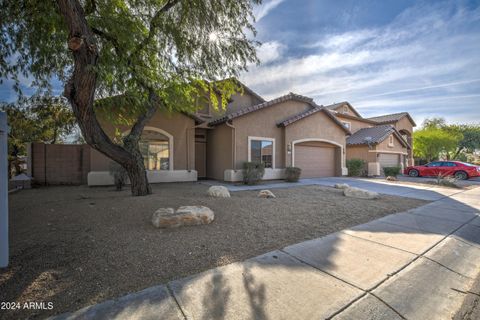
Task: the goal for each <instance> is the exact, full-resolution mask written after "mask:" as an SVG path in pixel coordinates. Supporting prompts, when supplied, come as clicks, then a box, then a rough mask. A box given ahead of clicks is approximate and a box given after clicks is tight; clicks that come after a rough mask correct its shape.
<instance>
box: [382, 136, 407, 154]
mask: <svg viewBox="0 0 480 320" xmlns="http://www.w3.org/2000/svg"><path fill="white" fill-rule="evenodd" d="M392 135H393V134H392ZM393 137H394V139H393V147H392V146H390V145H389V144H388V141H389V139H390V137H387V138H386V139H385V140H383V141H382V142H380V143H379V144H377V145H376V146H375V150H376V151H377V152H381V151H386V152H403V153H407V148H405V147H404V146H403V145H402V144H401V143H400V140H399V139H398V138H397V137H396V136H395V135H393Z"/></svg>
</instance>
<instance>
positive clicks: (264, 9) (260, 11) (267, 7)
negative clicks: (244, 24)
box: [253, 0, 285, 22]
mask: <svg viewBox="0 0 480 320" xmlns="http://www.w3.org/2000/svg"><path fill="white" fill-rule="evenodd" d="M283 1H285V0H270V1H264V2H263V3H262V4H261V5H260V6H257V7H256V8H254V10H253V15H254V16H255V20H256V21H257V22H259V21H260V20H262V19H263V18H264V17H265V16H266V15H268V14H269V13H270V11H272V10H273V9H275V8H276V7H278V5H279V4H281V3H282V2H283Z"/></svg>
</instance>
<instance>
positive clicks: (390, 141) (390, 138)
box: [388, 134, 394, 147]
mask: <svg viewBox="0 0 480 320" xmlns="http://www.w3.org/2000/svg"><path fill="white" fill-rule="evenodd" d="M393 141H394V138H393V134H391V135H390V136H389V137H388V146H389V147H393V146H394V144H393Z"/></svg>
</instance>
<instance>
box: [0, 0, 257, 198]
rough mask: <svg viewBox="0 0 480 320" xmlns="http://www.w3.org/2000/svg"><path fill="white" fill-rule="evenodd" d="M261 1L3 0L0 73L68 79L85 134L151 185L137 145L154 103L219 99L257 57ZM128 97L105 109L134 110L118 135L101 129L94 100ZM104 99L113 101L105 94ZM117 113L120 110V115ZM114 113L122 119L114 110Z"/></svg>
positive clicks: (141, 185) (138, 185) (190, 106)
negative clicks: (255, 24) (124, 133)
mask: <svg viewBox="0 0 480 320" xmlns="http://www.w3.org/2000/svg"><path fill="white" fill-rule="evenodd" d="M258 3H260V0H235V1H231V0H113V1H104V0H103V1H100V0H56V1H54V0H6V1H5V0H4V1H2V10H1V11H0V28H1V29H2V34H1V36H0V50H1V51H0V77H1V78H10V79H13V80H14V81H15V86H14V87H15V89H16V90H17V91H20V88H21V87H20V85H19V84H20V79H21V77H22V76H31V77H33V78H34V84H35V85H36V86H38V88H41V89H46V88H48V87H49V82H50V80H51V79H52V77H56V78H58V79H60V80H61V81H63V82H64V84H65V91H64V95H65V96H66V97H67V99H68V101H69V102H70V104H71V106H72V110H73V112H74V114H75V117H76V119H77V121H78V125H79V127H80V129H81V131H82V134H83V137H84V138H85V141H86V142H87V143H88V144H89V145H90V146H92V147H93V148H95V149H97V150H99V151H100V152H102V153H103V154H105V155H106V156H108V157H110V158H111V159H113V160H114V161H116V162H118V163H119V164H120V165H122V166H123V167H124V168H125V169H126V170H127V172H128V174H129V179H130V183H131V189H132V194H134V195H145V194H148V193H150V192H151V189H150V187H149V186H148V182H147V177H146V173H145V167H144V164H143V159H142V156H141V153H140V150H139V147H138V141H139V139H140V135H141V132H142V130H143V128H144V127H145V124H146V123H147V122H148V121H149V119H150V118H151V117H152V116H153V114H154V113H155V111H156V110H157V109H158V108H162V109H164V110H170V111H181V112H194V111H195V109H196V107H197V104H196V103H195V102H196V99H198V98H199V97H204V96H206V98H207V99H209V100H211V101H212V105H213V106H218V105H219V106H225V105H226V104H227V101H228V99H229V96H230V95H231V94H232V93H233V92H235V91H236V90H237V89H238V86H237V85H236V83H235V82H234V81H220V80H222V79H226V78H229V77H232V76H237V75H238V74H239V73H240V72H241V71H243V70H247V67H248V65H249V64H251V63H258V59H257V57H256V52H255V46H256V42H255V41H254V40H253V36H254V35H255V29H254V27H253V24H252V23H253V21H254V17H253V14H252V9H253V5H254V4H258ZM112 95H118V96H119V97H122V98H123V99H124V100H125V101H126V102H127V103H123V104H110V107H111V110H112V111H111V112H112V113H116V114H121V115H128V117H131V118H133V119H134V120H133V121H131V130H130V131H129V133H128V135H127V136H125V137H124V138H123V141H122V143H121V144H116V143H115V142H113V141H112V139H111V137H109V136H108V135H107V134H106V133H105V132H104V131H103V129H102V127H101V126H100V124H99V121H98V119H97V115H96V113H95V107H94V100H95V99H98V98H104V97H108V96H112ZM107 101H115V100H114V99H113V100H107ZM117 118H118V117H117ZM120 118H126V117H125V116H124V117H120Z"/></svg>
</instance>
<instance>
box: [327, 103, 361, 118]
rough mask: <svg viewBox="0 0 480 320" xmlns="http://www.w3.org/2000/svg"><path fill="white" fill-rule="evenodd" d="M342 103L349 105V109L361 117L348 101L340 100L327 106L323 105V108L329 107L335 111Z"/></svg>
mask: <svg viewBox="0 0 480 320" xmlns="http://www.w3.org/2000/svg"><path fill="white" fill-rule="evenodd" d="M344 104H346V105H347V106H349V107H350V109H352V111H353V112H354V113H355V115H356V116H357V117H359V118H363V117H362V116H361V115H360V113H358V111H357V110H355V108H354V107H353V106H352V105H351V104H350V103H349V102H348V101H342V102H338V103H334V104H330V105H328V106H325V108H327V109H330V110H332V111H335V110H336V109H337V108H338V107H341V106H343V105H344Z"/></svg>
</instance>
